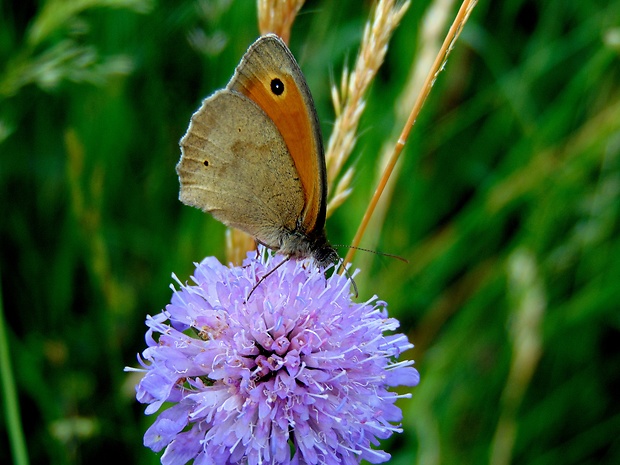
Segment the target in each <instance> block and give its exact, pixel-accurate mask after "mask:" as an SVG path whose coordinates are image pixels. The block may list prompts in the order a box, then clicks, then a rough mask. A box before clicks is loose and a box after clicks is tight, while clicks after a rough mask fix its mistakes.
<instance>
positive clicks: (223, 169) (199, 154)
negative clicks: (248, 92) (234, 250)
mask: <svg viewBox="0 0 620 465" xmlns="http://www.w3.org/2000/svg"><path fill="white" fill-rule="evenodd" d="M177 173H178V175H179V180H180V184H181V192H180V195H179V198H180V200H181V201H182V202H183V203H185V204H187V205H191V206H194V207H197V208H200V209H202V210H204V211H207V212H209V213H211V214H212V215H213V216H214V217H215V218H216V219H218V220H219V221H221V222H222V223H224V224H226V225H228V226H231V227H234V228H237V229H240V230H242V231H245V232H247V233H248V234H250V235H251V236H253V237H255V238H256V239H257V240H258V241H260V242H262V243H263V244H265V245H267V246H269V247H271V248H275V249H278V248H279V243H278V238H279V237H280V233H281V231H282V229H283V228H284V229H288V230H290V231H292V230H294V229H295V227H296V223H297V220H298V218H299V216H300V215H301V212H302V210H303V207H304V194H303V190H302V184H301V181H300V179H299V175H298V174H297V170H296V168H295V165H294V163H293V160H292V158H291V156H290V155H289V153H288V149H287V146H286V144H285V143H284V140H283V139H282V136H281V134H280V132H279V131H278V129H277V128H276V127H275V125H274V124H273V122H272V121H271V119H270V118H269V117H268V116H267V115H266V114H265V113H264V112H263V111H262V110H261V109H260V108H259V107H258V106H257V105H256V104H255V103H253V102H252V101H251V100H250V99H248V98H247V97H245V96H243V95H241V94H238V93H236V92H232V91H229V90H221V91H218V92H216V93H215V94H214V95H212V96H211V97H209V98H208V99H206V100H205V101H204V102H203V104H202V106H201V107H200V109H199V110H198V111H197V112H196V113H195V114H194V115H193V116H192V119H191V122H190V126H189V129H188V130H187V133H186V134H185V136H183V138H182V139H181V160H180V161H179V164H178V165H177Z"/></svg>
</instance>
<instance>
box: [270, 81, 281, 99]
mask: <svg viewBox="0 0 620 465" xmlns="http://www.w3.org/2000/svg"><path fill="white" fill-rule="evenodd" d="M271 92H273V93H274V94H276V95H282V92H284V83H283V82H282V81H280V80H279V79H278V78H275V79H272V80H271Z"/></svg>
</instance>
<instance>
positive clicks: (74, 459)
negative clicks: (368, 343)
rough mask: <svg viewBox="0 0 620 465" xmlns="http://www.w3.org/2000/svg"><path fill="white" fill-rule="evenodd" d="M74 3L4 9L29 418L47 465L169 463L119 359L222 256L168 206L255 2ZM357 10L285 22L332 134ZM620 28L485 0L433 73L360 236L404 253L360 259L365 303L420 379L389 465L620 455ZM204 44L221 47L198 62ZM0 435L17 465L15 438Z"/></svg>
mask: <svg viewBox="0 0 620 465" xmlns="http://www.w3.org/2000/svg"><path fill="white" fill-rule="evenodd" d="M61 3H63V2H52V1H48V2H41V5H42V6H40V7H38V8H36V7H35V6H34V5H33V4H31V3H29V2H26V3H20V2H3V3H1V4H0V218H1V219H0V258H1V262H0V272H1V284H2V286H1V289H2V295H1V297H2V304H3V306H2V307H3V310H4V320H5V322H6V324H7V326H6V328H5V331H6V335H7V337H8V348H9V355H10V362H11V365H12V368H13V372H14V373H13V374H14V378H15V388H16V390H17V393H18V398H19V410H20V412H21V423H22V428H23V432H24V436H25V438H26V444H27V449H28V454H29V458H30V462H31V463H51V464H66V463H93V462H94V461H96V460H98V459H101V458H102V457H105V458H108V457H109V458H112V459H115V460H117V461H119V463H136V464H146V463H159V458H158V456H157V455H155V454H153V453H152V452H151V451H150V450H147V449H145V448H144V447H143V446H142V435H143V433H144V431H145V430H146V428H147V427H148V424H149V422H150V421H151V419H150V418H146V417H145V416H144V415H143V406H141V405H138V404H137V402H136V401H135V399H134V397H133V386H134V385H135V381H136V379H135V378H133V377H132V376H131V375H128V374H127V373H124V372H123V367H124V366H126V365H134V364H135V356H136V353H138V352H140V351H141V350H142V349H143V348H144V347H145V343H144V332H145V326H144V323H143V322H144V318H145V316H146V315H147V314H154V313H156V312H158V311H160V309H162V308H163V307H164V306H165V305H166V303H167V302H168V301H169V298H170V294H171V291H170V288H169V284H170V282H171V276H170V275H171V273H173V272H174V273H176V274H177V275H178V276H179V277H180V278H181V279H182V280H185V279H187V278H188V277H189V275H190V273H191V271H192V266H193V265H192V262H195V261H199V260H201V259H202V258H203V257H204V256H207V255H216V256H218V257H219V258H221V259H223V258H224V254H223V250H224V234H223V233H224V228H223V226H222V225H220V224H219V223H217V222H216V221H214V220H213V219H212V218H211V217H209V216H208V215H205V214H203V213H201V212H200V211H198V210H196V209H191V208H189V207H186V206H183V205H182V204H181V203H180V202H179V201H178V200H177V196H178V180H177V177H176V174H175V171H174V166H175V164H176V162H177V160H178V157H179V155H180V152H179V148H178V140H179V139H180V137H181V136H182V135H183V133H184V132H185V129H186V128H187V125H188V122H189V117H190V115H191V114H192V112H193V111H194V110H195V109H196V108H197V106H198V104H199V102H200V100H201V99H202V98H203V97H204V96H206V95H208V94H209V93H211V92H212V91H213V90H215V89H217V88H219V87H222V86H223V85H225V83H226V82H227V80H228V79H229V78H230V76H231V75H232V72H233V70H234V67H235V66H236V64H237V63H238V61H239V59H240V57H241V55H242V54H243V52H244V51H245V50H246V48H247V46H248V45H249V44H250V43H251V42H252V41H253V40H254V39H255V38H256V36H257V35H258V31H257V26H256V11H255V4H254V2H249V1H236V2H233V4H232V6H231V7H225V6H220V7H217V6H213V5H225V3H226V2H221V1H220V2H208V1H205V2H203V3H204V4H208V5H212V6H213V7H212V8H211V9H210V10H209V14H208V15H207V14H206V13H205V12H204V11H205V10H202V11H201V10H200V9H199V8H197V5H198V3H197V2H183V3H181V2H161V3H155V2H151V1H146V0H145V1H139V0H132V1H130V0H126V1H120V0H119V1H117V2H112V1H104V0H92V1H83V2H68V3H69V4H71V5H73V8H71V9H63V8H58V7H57V5H59V4H61ZM336 3H337V5H336ZM358 4H359V2H355V1H349V2H322V1H312V2H308V5H307V6H306V8H304V10H302V14H301V15H300V16H299V18H298V19H297V22H296V23H295V26H294V28H293V35H292V40H291V48H292V50H293V53H295V55H296V56H297V57H298V59H299V61H300V64H301V67H302V69H303V70H304V73H305V74H306V77H307V79H308V82H309V85H310V88H311V89H312V91H313V94H314V96H315V99H316V101H317V108H318V112H319V116H320V118H321V121H322V127H323V132H324V134H325V137H326V138H327V137H328V136H329V134H330V132H331V123H332V122H333V119H334V115H333V112H332V110H331V105H330V102H329V84H330V75H333V76H338V74H339V72H340V70H341V69H342V64H343V62H344V61H345V60H347V59H348V61H349V63H352V61H353V59H354V56H355V51H356V46H357V44H358V42H359V39H360V36H361V31H362V26H363V22H364V20H365V18H366V16H367V15H368V5H367V4H364V6H363V7H360V6H359V5H358ZM43 5H45V6H43ZM54 5H56V7H54ZM427 6H428V2H426V1H425V2H414V4H413V5H412V7H411V8H410V10H409V12H408V13H407V14H406V16H405V19H404V20H403V23H402V24H401V26H400V27H399V29H398V30H397V32H396V35H395V37H394V39H393V42H392V46H391V48H390V51H389V54H388V58H387V63H386V65H385V66H384V68H383V69H382V71H381V72H380V74H379V76H378V78H377V80H376V82H375V84H374V86H373V89H372V92H371V95H370V97H369V101H368V108H367V112H366V114H365V116H364V118H363V119H362V127H361V130H362V132H361V135H360V138H359V141H358V144H357V146H356V151H355V153H354V156H353V159H354V160H353V162H354V163H355V165H356V167H357V175H356V178H355V180H354V188H355V190H354V193H353V195H352V198H350V199H349V200H348V201H347V202H346V203H345V205H344V206H343V207H341V208H340V209H339V210H338V211H337V212H336V213H335V215H334V216H333V217H332V218H330V219H329V221H328V224H327V230H328V235H329V237H330V240H331V242H333V243H340V244H347V243H349V242H350V241H351V239H352V237H353V235H354V233H355V230H356V228H357V225H358V224H359V221H360V219H361V217H362V215H363V210H364V208H365V206H366V204H367V203H368V200H369V198H370V195H371V193H372V191H373V189H374V183H375V181H374V178H375V160H376V157H377V152H378V150H379V149H380V147H381V145H382V144H383V143H384V142H385V141H386V138H387V137H388V136H389V135H391V134H392V133H393V132H394V131H395V130H396V129H399V127H397V126H398V125H399V124H400V123H396V122H395V116H394V115H395V112H396V110H395V108H396V104H397V102H398V99H399V95H400V94H401V92H402V89H403V86H404V84H405V80H406V76H407V73H408V69H409V68H410V66H411V64H412V62H415V60H416V58H417V55H416V50H418V47H421V46H422V45H423V44H422V43H420V39H419V35H418V34H419V32H420V22H421V17H422V15H423V14H424V12H425V9H426V8H427ZM454 13H455V11H453V12H452V13H451V14H450V17H453V16H454ZM619 18H620V3H619V2H608V1H602V0H599V1H596V0H595V1H591V2H581V1H576V0H573V1H561V0H550V1H546V2H534V1H526V0H507V1H504V2H484V1H481V3H480V4H479V5H478V6H477V8H476V11H475V12H474V14H473V16H472V19H471V20H470V22H469V23H468V24H467V26H466V28H465V30H464V32H463V34H462V36H461V39H460V40H459V42H458V43H457V45H456V48H455V51H454V53H453V54H452V55H451V57H450V60H449V61H448V64H447V68H446V71H445V72H444V73H442V74H441V75H440V77H439V79H438V81H437V84H436V86H435V88H434V90H433V93H432V94H431V97H430V98H429V100H428V102H427V104H426V106H425V107H424V109H423V111H422V115H421V117H420V119H419V121H418V122H417V124H416V126H415V127H414V130H413V132H412V135H411V139H410V141H409V143H408V145H407V147H406V148H405V152H404V158H403V160H402V164H401V170H400V177H399V179H398V181H397V183H396V186H395V191H394V196H393V200H392V202H391V205H390V206H389V209H388V212H387V216H386V220H385V224H384V225H383V229H382V230H381V232H380V234H379V233H376V234H375V235H374V236H372V237H368V238H366V240H365V242H368V243H371V244H372V247H376V248H377V249H379V250H382V251H385V252H389V253H394V254H398V255H401V256H403V257H405V258H407V259H408V260H409V264H404V263H401V262H399V261H397V260H391V259H387V258H384V257H376V256H374V255H369V256H362V255H360V254H358V259H357V261H356V264H357V266H363V270H362V273H361V275H360V277H359V282H358V286H359V287H360V291H361V296H360V298H361V299H363V298H365V297H368V296H370V295H372V294H375V293H376V294H377V295H379V296H380V298H381V299H383V300H386V301H387V302H388V303H389V310H390V313H391V315H392V316H395V317H397V318H399V319H400V320H401V322H402V328H401V329H402V330H403V331H405V332H407V333H408V334H409V335H410V337H411V339H412V341H413V343H414V344H416V348H415V349H414V350H413V351H412V354H409V355H410V357H413V358H415V359H416V362H417V367H418V368H419V370H420V372H421V376H422V381H421V383H420V385H419V386H418V387H417V388H414V389H413V398H412V399H411V400H406V399H405V400H403V401H401V402H400V406H401V408H402V409H403V411H404V415H405V418H404V421H403V427H404V430H405V432H404V434H402V435H399V436H397V437H394V438H393V439H392V440H391V441H390V442H389V443H388V444H386V447H387V448H388V450H389V451H390V452H391V453H392V454H393V460H392V462H391V463H393V464H411V463H417V464H424V465H426V464H455V463H458V464H463V463H466V464H470V463H471V464H480V463H490V462H492V463H494V464H498V465H499V464H501V463H509V462H511V463H519V464H532V465H547V464H557V463H562V464H564V465H569V464H610V465H611V464H616V463H620V440H619V438H620V435H619V432H620V400H619V396H618V393H619V392H620V375H619V373H620V344H619V342H618V341H620V312H619V307H620V284H619V282H620V280H619V277H620V241H619V240H618V237H619V234H620V222H619V215H620V200H619V199H620V196H619V194H620V85H619V83H620V19H619ZM196 30H201V31H203V32H204V33H205V34H206V36H207V37H209V38H217V37H224V38H225V39H226V42H225V43H224V44H223V45H222V44H221V43H219V42H218V41H217V40H212V41H208V40H207V41H205V42H204V43H205V44H206V45H205V46H203V47H202V48H200V49H197V48H196V47H192V46H191V45H190V42H189V41H188V35H189V34H190V32H191V31H196ZM218 44H219V45H218ZM362 246H364V243H363V244H362ZM2 307H0V308H2ZM3 370H6V365H4V366H3ZM7 398H9V397H3V398H2V412H3V418H6V416H7V411H8V410H10V409H7V405H6V399H7ZM0 428H2V430H3V431H2V434H0V462H1V463H9V462H10V460H11V459H12V455H11V452H10V448H9V442H8V439H7V438H8V434H7V433H8V432H9V431H8V429H9V428H11V431H15V429H16V426H15V423H14V422H12V423H10V424H5V423H4V422H3V423H2V426H0ZM491 457H493V459H491ZM500 457H504V458H506V457H508V458H507V459H505V461H502V459H500Z"/></svg>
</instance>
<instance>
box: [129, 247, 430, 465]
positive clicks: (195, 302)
mask: <svg viewBox="0 0 620 465" xmlns="http://www.w3.org/2000/svg"><path fill="white" fill-rule="evenodd" d="M283 259H284V258H283V257H281V256H278V255H276V256H273V257H271V256H269V255H267V254H262V255H257V254H255V253H250V254H248V258H247V259H246V260H245V262H244V264H243V266H240V267H227V266H224V265H222V264H220V263H219V262H218V261H217V260H216V259H215V258H212V257H209V258H206V259H205V260H204V261H203V262H202V263H200V264H198V265H197V266H196V271H195V273H194V276H193V281H194V283H195V284H192V285H183V284H181V283H180V282H179V284H180V289H179V290H175V291H174V295H173V297H172V301H171V302H170V304H169V305H167V307H166V309H165V310H164V311H163V312H162V313H160V314H158V315H156V316H154V317H148V319H147V321H146V324H147V326H148V328H149V329H148V331H147V334H146V340H147V344H148V348H147V349H146V350H144V352H143V354H142V364H143V366H144V371H145V375H144V377H143V378H142V380H141V381H140V383H139V384H138V386H137V388H136V390H137V398H138V400H139V401H140V402H142V403H147V404H149V405H148V406H147V408H146V413H147V414H152V413H155V412H156V411H158V410H159V409H160V408H161V407H162V405H164V403H166V406H167V409H166V410H164V411H163V412H162V413H160V414H159V416H158V417H157V419H156V420H155V422H154V423H153V425H152V426H151V427H150V428H149V429H148V431H147V432H146V434H145V436H144V443H145V445H146V446H148V447H150V448H151V449H153V450H154V451H160V450H162V449H163V448H166V450H165V452H164V454H163V456H162V458H161V461H162V463H163V464H184V463H187V462H188V461H190V460H192V459H194V464H196V465H199V464H201V465H202V464H214V465H222V464H248V465H254V464H357V463H359V462H360V461H361V460H362V459H365V460H368V461H369V462H371V463H381V462H384V461H386V460H387V459H389V457H390V455H389V454H387V453H386V452H384V451H381V450H377V449H374V448H373V447H372V446H377V445H378V439H385V438H387V437H389V436H390V435H391V434H392V433H393V432H400V431H401V430H400V428H399V426H398V422H399V421H400V420H401V418H402V413H401V411H400V409H399V408H398V407H396V406H395V405H394V402H395V400H396V399H397V398H398V397H399V396H398V395H397V394H395V393H392V392H390V391H389V390H388V388H389V387H390V386H396V385H407V386H414V385H416V384H417V383H418V381H419V375H418V372H417V371H416V370H415V369H414V368H413V367H412V366H411V365H412V364H413V362H410V361H404V362H396V361H395V358H396V357H397V356H398V355H399V354H400V353H401V352H403V351H404V350H407V349H409V348H411V347H412V345H411V344H410V343H409V342H408V340H407V337H406V336H405V335H403V334H392V335H387V334H384V332H386V331H391V330H394V329H396V328H397V327H398V322H397V321H396V320H394V319H392V318H388V317H387V310H386V304H385V303H384V302H380V301H378V300H376V298H373V299H371V300H370V301H368V302H366V303H354V302H352V301H351V294H350V283H349V282H348V280H347V279H346V278H345V277H342V276H340V275H338V274H336V273H334V274H333V275H332V276H331V277H330V278H326V277H325V275H324V273H323V271H321V270H320V269H318V268H317V267H316V266H313V265H312V264H311V263H310V262H308V261H296V260H290V261H288V262H287V263H284V264H283V265H282V266H280V267H279V268H278V269H277V270H276V271H275V272H273V273H272V274H271V275H270V276H269V277H268V278H267V279H265V280H264V281H263V282H262V283H260V285H259V286H258V287H256V289H255V290H254V292H253V293H252V295H251V297H250V298H249V300H248V302H246V298H247V296H248V294H249V293H250V291H251V290H252V289H253V287H254V286H255V285H256V283H257V281H258V280H259V279H260V278H261V277H262V276H264V275H265V274H266V273H267V272H269V271H270V270H272V269H273V268H274V267H275V266H276V265H278V264H279V263H280V261H281V260H283ZM177 281H178V280H177ZM407 397H408V395H407Z"/></svg>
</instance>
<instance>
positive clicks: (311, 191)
mask: <svg viewBox="0 0 620 465" xmlns="http://www.w3.org/2000/svg"><path fill="white" fill-rule="evenodd" d="M273 79H280V80H281V81H282V83H283V84H284V92H283V93H282V94H280V95H275V94H274V93H273V92H272V90H271V81H272V80H273ZM238 90H239V91H241V93H243V94H245V95H246V97H248V98H250V99H251V100H253V101H254V102H255V103H256V104H257V105H258V106H259V107H261V109H262V110H263V111H264V112H265V113H267V115H268V116H269V118H271V120H272V121H273V122H274V123H275V125H276V127H277V128H278V130H279V131H280V134H282V137H283V138H284V141H285V143H286V146H287V148H288V150H289V152H290V154H291V156H292V157H293V162H294V163H295V168H297V172H298V173H299V177H300V180H301V184H302V187H303V190H304V194H305V197H306V206H305V209H304V211H303V212H301V214H302V216H303V224H304V226H305V228H306V231H308V232H310V231H312V230H313V229H314V227H315V225H316V222H317V217H318V215H319V209H320V202H321V198H320V186H319V183H320V176H319V166H318V160H319V155H318V154H317V152H318V150H319V146H318V143H317V141H316V140H315V137H314V133H313V130H312V121H311V118H312V113H311V111H310V109H309V108H308V107H307V105H306V103H305V102H304V99H303V96H302V94H301V92H299V89H298V88H297V86H296V84H295V81H294V80H293V77H292V76H288V75H281V76H279V75H275V74H274V75H272V76H265V77H261V78H260V79H256V80H251V81H250V80H246V81H245V82H244V85H243V86H241V87H240V88H239V89H238Z"/></svg>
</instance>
